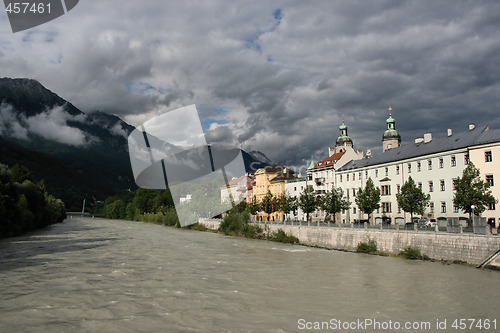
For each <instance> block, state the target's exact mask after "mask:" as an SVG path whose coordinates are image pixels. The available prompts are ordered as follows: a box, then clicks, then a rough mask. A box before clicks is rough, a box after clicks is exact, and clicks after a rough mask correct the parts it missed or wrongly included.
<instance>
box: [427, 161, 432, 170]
mask: <svg viewBox="0 0 500 333" xmlns="http://www.w3.org/2000/svg"><path fill="white" fill-rule="evenodd" d="M427 168H428V169H429V170H432V160H428V161H427Z"/></svg>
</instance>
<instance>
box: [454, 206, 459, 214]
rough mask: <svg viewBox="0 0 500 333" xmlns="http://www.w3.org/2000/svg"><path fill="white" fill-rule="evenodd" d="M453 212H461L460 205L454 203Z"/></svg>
mask: <svg viewBox="0 0 500 333" xmlns="http://www.w3.org/2000/svg"><path fill="white" fill-rule="evenodd" d="M453 212H454V213H458V212H459V209H458V206H455V205H453Z"/></svg>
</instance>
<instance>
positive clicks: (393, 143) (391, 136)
mask: <svg viewBox="0 0 500 333" xmlns="http://www.w3.org/2000/svg"><path fill="white" fill-rule="evenodd" d="M389 111H392V108H391V107H389ZM399 146H401V135H399V133H398V131H396V120H395V119H394V118H392V113H391V114H389V118H388V119H387V130H386V131H385V132H384V136H383V137H382V149H383V151H384V152H385V151H386V150H389V149H391V148H396V147H399Z"/></svg>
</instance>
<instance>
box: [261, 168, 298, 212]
mask: <svg viewBox="0 0 500 333" xmlns="http://www.w3.org/2000/svg"><path fill="white" fill-rule="evenodd" d="M292 178H295V177H294V171H292V170H290V169H287V168H285V167H271V166H268V167H265V168H263V169H259V170H257V171H256V172H255V185H254V187H253V198H254V200H255V201H256V202H257V203H260V202H262V199H263V198H264V197H265V196H266V194H267V193H268V192H271V194H272V195H273V197H274V198H277V197H279V196H281V195H283V194H285V181H286V180H289V179H292ZM262 210H264V209H263V208H262ZM283 215H284V213H283V212H274V213H273V214H269V216H268V214H266V213H264V212H259V213H258V217H259V218H261V219H262V220H267V219H268V217H269V220H271V221H273V220H274V221H276V220H278V219H279V220H282V216H283Z"/></svg>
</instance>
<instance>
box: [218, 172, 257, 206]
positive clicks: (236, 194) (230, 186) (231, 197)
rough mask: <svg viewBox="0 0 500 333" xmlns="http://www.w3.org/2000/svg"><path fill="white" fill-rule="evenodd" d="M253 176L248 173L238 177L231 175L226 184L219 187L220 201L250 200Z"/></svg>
mask: <svg viewBox="0 0 500 333" xmlns="http://www.w3.org/2000/svg"><path fill="white" fill-rule="evenodd" d="M254 180H255V178H254V177H253V176H252V175H249V174H248V173H247V174H245V175H244V176H241V177H239V178H236V177H233V179H231V180H230V181H229V182H228V183H227V184H225V185H224V186H222V187H221V192H220V195H221V198H220V199H221V202H230V201H233V202H240V201H242V200H246V201H247V202H251V200H252V183H253V182H254Z"/></svg>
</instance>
